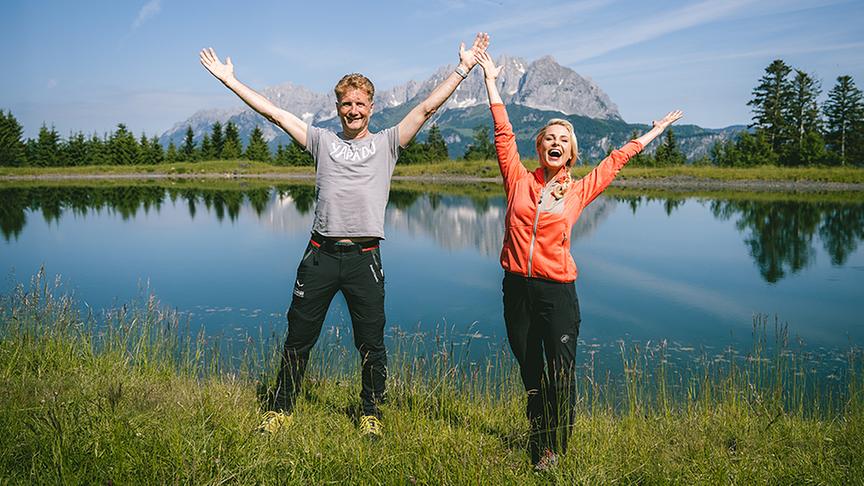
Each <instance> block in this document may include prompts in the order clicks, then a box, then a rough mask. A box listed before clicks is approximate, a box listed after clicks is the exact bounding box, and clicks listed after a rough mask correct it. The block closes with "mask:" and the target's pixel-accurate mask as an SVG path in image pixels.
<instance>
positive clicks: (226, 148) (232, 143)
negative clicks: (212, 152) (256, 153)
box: [222, 121, 243, 160]
mask: <svg viewBox="0 0 864 486" xmlns="http://www.w3.org/2000/svg"><path fill="white" fill-rule="evenodd" d="M242 154H243V145H242V144H241V143H240V134H239V133H238V132H237V126H236V125H234V123H233V122H230V121H229V122H228V124H227V125H225V143H224V144H223V145H222V158H223V159H228V160H232V159H239V158H240V157H241V156H242Z"/></svg>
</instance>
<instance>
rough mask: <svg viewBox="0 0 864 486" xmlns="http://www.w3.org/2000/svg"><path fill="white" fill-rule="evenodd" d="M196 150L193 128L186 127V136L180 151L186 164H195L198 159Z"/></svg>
mask: <svg viewBox="0 0 864 486" xmlns="http://www.w3.org/2000/svg"><path fill="white" fill-rule="evenodd" d="M197 156H198V153H197V151H196V150H195V133H194V132H193V131H192V127H191V126H188V127H186V136H185V137H184V138H183V147H182V148H181V149H180V157H181V158H182V160H183V161H184V162H195V160H196V159H197V158H198V157H197Z"/></svg>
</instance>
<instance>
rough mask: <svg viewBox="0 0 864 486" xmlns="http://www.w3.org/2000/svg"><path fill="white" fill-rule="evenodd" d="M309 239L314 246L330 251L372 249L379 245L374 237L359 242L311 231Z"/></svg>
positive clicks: (362, 250)
mask: <svg viewBox="0 0 864 486" xmlns="http://www.w3.org/2000/svg"><path fill="white" fill-rule="evenodd" d="M310 241H311V243H312V244H313V245H315V246H316V247H318V248H321V249H322V250H324V251H328V252H331V253H338V252H364V251H372V250H374V249H376V248H378V246H379V243H378V242H379V240H376V239H373V240H369V241H361V242H353V241H339V240H335V239H333V238H328V237H326V236H323V235H321V234H319V233H312V238H311V240H310Z"/></svg>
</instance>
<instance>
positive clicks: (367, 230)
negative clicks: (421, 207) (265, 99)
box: [306, 125, 399, 238]
mask: <svg viewBox="0 0 864 486" xmlns="http://www.w3.org/2000/svg"><path fill="white" fill-rule="evenodd" d="M306 150H308V151H309V153H310V154H312V158H314V159H315V166H316V177H315V185H316V189H317V191H316V192H317V198H316V204H315V222H314V223H312V231H315V232H318V233H320V234H322V235H324V236H330V237H336V236H350V237H357V236H374V237H377V238H384V210H385V209H386V207H387V199H388V197H389V196H390V177H391V176H392V175H393V169H394V168H395V167H396V159H397V158H398V156H399V130H398V127H391V128H388V129H386V130H382V131H380V132H378V133H371V134H369V135H367V136H366V137H363V138H362V139H359V140H343V139H342V138H340V137H339V136H338V135H337V134H336V133H334V132H332V131H331V130H326V129H323V128H318V127H313V126H311V125H309V127H308V130H307V131H306Z"/></svg>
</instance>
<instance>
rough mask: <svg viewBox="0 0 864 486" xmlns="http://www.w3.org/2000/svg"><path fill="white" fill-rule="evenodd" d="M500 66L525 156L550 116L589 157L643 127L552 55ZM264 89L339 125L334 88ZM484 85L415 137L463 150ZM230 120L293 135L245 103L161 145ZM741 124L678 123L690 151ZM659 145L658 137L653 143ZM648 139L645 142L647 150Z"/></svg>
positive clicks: (481, 106) (382, 121)
mask: <svg viewBox="0 0 864 486" xmlns="http://www.w3.org/2000/svg"><path fill="white" fill-rule="evenodd" d="M497 63H498V65H503V66H504V70H503V72H502V73H501V75H500V76H499V78H498V81H497V83H498V88H499V91H500V92H501V95H502V99H503V101H504V103H505V104H506V105H507V107H508V112H509V113H510V118H511V121H512V122H513V124H514V126H515V127H516V132H517V133H516V135H517V143H518V145H519V149H520V153H521V154H522V155H523V156H527V157H533V156H534V155H535V154H534V148H533V136H534V134H535V133H536V132H537V131H538V130H539V129H540V128H541V127H542V125H543V124H544V123H545V121H546V120H548V119H549V118H561V117H563V118H567V119H568V120H570V121H571V122H572V123H574V127H576V135H577V138H578V139H579V145H580V149H581V151H582V153H583V156H584V157H588V158H591V159H594V158H597V157H600V156H602V155H605V153H607V152H608V150H610V149H611V148H614V147H613V146H617V145H621V144H623V143H624V142H626V141H627V140H628V139H629V137H630V135H631V134H632V132H633V131H634V130H637V131H640V133H641V131H644V129H647V126H646V125H641V124H628V123H626V122H625V121H624V120H623V119H622V117H621V115H620V113H619V112H618V107H617V105H615V103H614V102H613V101H612V100H611V98H609V96H608V95H607V94H606V93H605V92H604V91H603V90H602V89H601V88H600V86H598V85H597V84H596V83H595V82H594V81H593V80H591V79H590V78H588V77H584V76H582V75H580V74H579V73H577V72H576V71H574V70H572V69H570V68H568V67H566V66H561V65H560V64H558V63H557V62H556V61H555V59H554V58H553V57H551V56H543V57H540V58H539V59H536V60H534V61H531V62H528V61H526V60H525V59H523V58H520V57H511V56H507V55H501V56H500V57H499V58H498V60H497ZM454 67H455V66H453V65H445V66H441V67H439V68H438V69H436V70H435V71H434V72H433V73H432V74H431V75H430V76H429V77H428V78H426V79H425V80H423V81H415V80H410V81H407V82H405V83H402V84H400V85H397V86H394V87H392V88H388V89H386V90H381V91H378V92H376V94H375V99H374V101H375V108H376V109H375V110H374V111H373V115H372V118H371V119H370V129H372V130H373V131H377V130H380V129H383V128H386V127H388V126H392V125H395V124H396V123H398V122H399V121H400V120H401V119H402V118H403V117H404V116H405V114H407V113H408V111H410V109H411V108H413V107H414V106H416V104H417V103H419V102H420V101H421V100H422V99H424V98H425V97H426V96H428V94H429V93H431V91H432V90H433V89H434V88H435V86H437V85H438V84H439V83H440V82H441V81H442V80H443V79H445V78H446V77H447V76H449V75H450V73H451V72H452V71H453V69H454ZM260 92H261V94H262V95H264V96H265V97H267V98H268V99H269V100H271V101H272V102H273V103H274V104H276V105H277V106H279V107H280V108H282V109H285V110H287V111H290V112H292V113H294V114H295V115H297V116H298V117H300V118H301V119H303V120H304V121H305V122H306V123H309V124H313V125H316V126H321V127H325V128H331V129H336V130H339V129H340V128H341V127H340V124H339V120H338V118H337V117H336V97H335V95H334V94H333V92H332V91H328V92H327V93H318V92H315V91H312V90H310V89H308V88H306V87H304V86H300V85H297V84H294V83H291V82H286V83H281V84H279V85H276V86H268V87H265V88H263V89H261V90H260ZM487 99H488V97H487V95H486V88H485V84H484V80H483V73H482V69H480V68H475V69H474V70H472V72H471V73H470V74H469V76H468V78H467V79H465V81H463V82H462V83H461V84H460V85H459V86H458V87H457V89H456V90H455V91H454V93H453V95H452V96H451V97H450V98H449V99H448V100H447V102H445V104H444V105H443V106H442V107H441V108H440V109H439V110H438V111H437V112H436V113H435V115H434V116H433V118H432V119H431V120H430V121H429V122H427V123H426V124H425V125H424V127H423V130H422V131H421V134H420V135H418V139H420V140H422V139H424V138H425V136H424V133H425V132H426V131H427V130H428V129H429V127H430V126H431V125H432V124H433V123H437V124H438V125H439V128H440V129H441V132H442V135H443V136H444V139H445V142H446V143H447V146H448V151H449V153H450V156H451V157H458V156H461V154H462V153H464V151H465V148H466V146H467V145H468V144H469V143H470V142H471V140H472V137H473V131H474V129H475V128H476V127H478V126H484V125H485V126H490V125H491V116H490V115H489V111H488V102H487ZM216 121H219V122H220V123H222V124H223V125H224V124H225V123H227V122H228V121H232V122H233V123H234V124H235V125H237V128H238V132H239V133H240V136H241V139H242V140H243V142H244V144H245V143H246V142H248V138H249V135H250V133H251V132H252V130H253V129H254V128H255V127H258V128H260V129H261V130H262V132H263V134H264V138H265V140H267V142H268V144H269V145H270V147H271V149H275V148H276V146H277V145H279V144H282V145H287V144H289V143H291V139H290V137H288V135H287V134H285V133H284V132H282V131H281V130H279V129H278V128H277V127H276V126H274V125H273V124H272V123H269V122H268V121H267V120H266V119H265V118H264V117H262V116H260V115H258V114H257V113H255V112H254V111H252V110H251V109H249V108H248V107H245V106H241V107H237V108H233V109H229V110H210V109H206V110H199V111H198V112H196V113H195V114H193V115H192V116H191V117H190V118H188V119H187V120H184V121H182V122H178V123H176V124H175V125H174V126H173V127H172V128H171V129H169V130H167V131H166V132H165V133H163V134H162V136H161V137H160V142H161V143H162V144H163V145H168V143H170V142H174V143H175V145H177V146H179V145H180V144H181V143H182V140H183V138H184V136H185V132H186V129H187V127H192V131H193V134H194V140H195V141H196V142H200V140H201V139H202V138H203V137H204V135H205V134H206V133H209V132H210V131H211V128H212V124H213V123H215V122H216ZM742 129H744V128H743V127H739V126H734V127H727V128H724V129H704V128H701V127H697V126H695V125H680V126H677V125H676V127H675V132H676V135H678V139H679V143H680V145H681V148H682V151H683V152H684V154H685V155H686V156H687V158H688V159H691V160H692V159H696V158H699V157H702V156H705V155H707V154H708V151H709V149H710V146H711V145H712V144H713V143H714V142H716V141H720V140H726V139H728V138H729V137H731V136H732V135H734V133H737V132H738V131H740V130H742ZM653 145H656V144H653ZM650 151H653V147H651V148H649V152H650Z"/></svg>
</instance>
